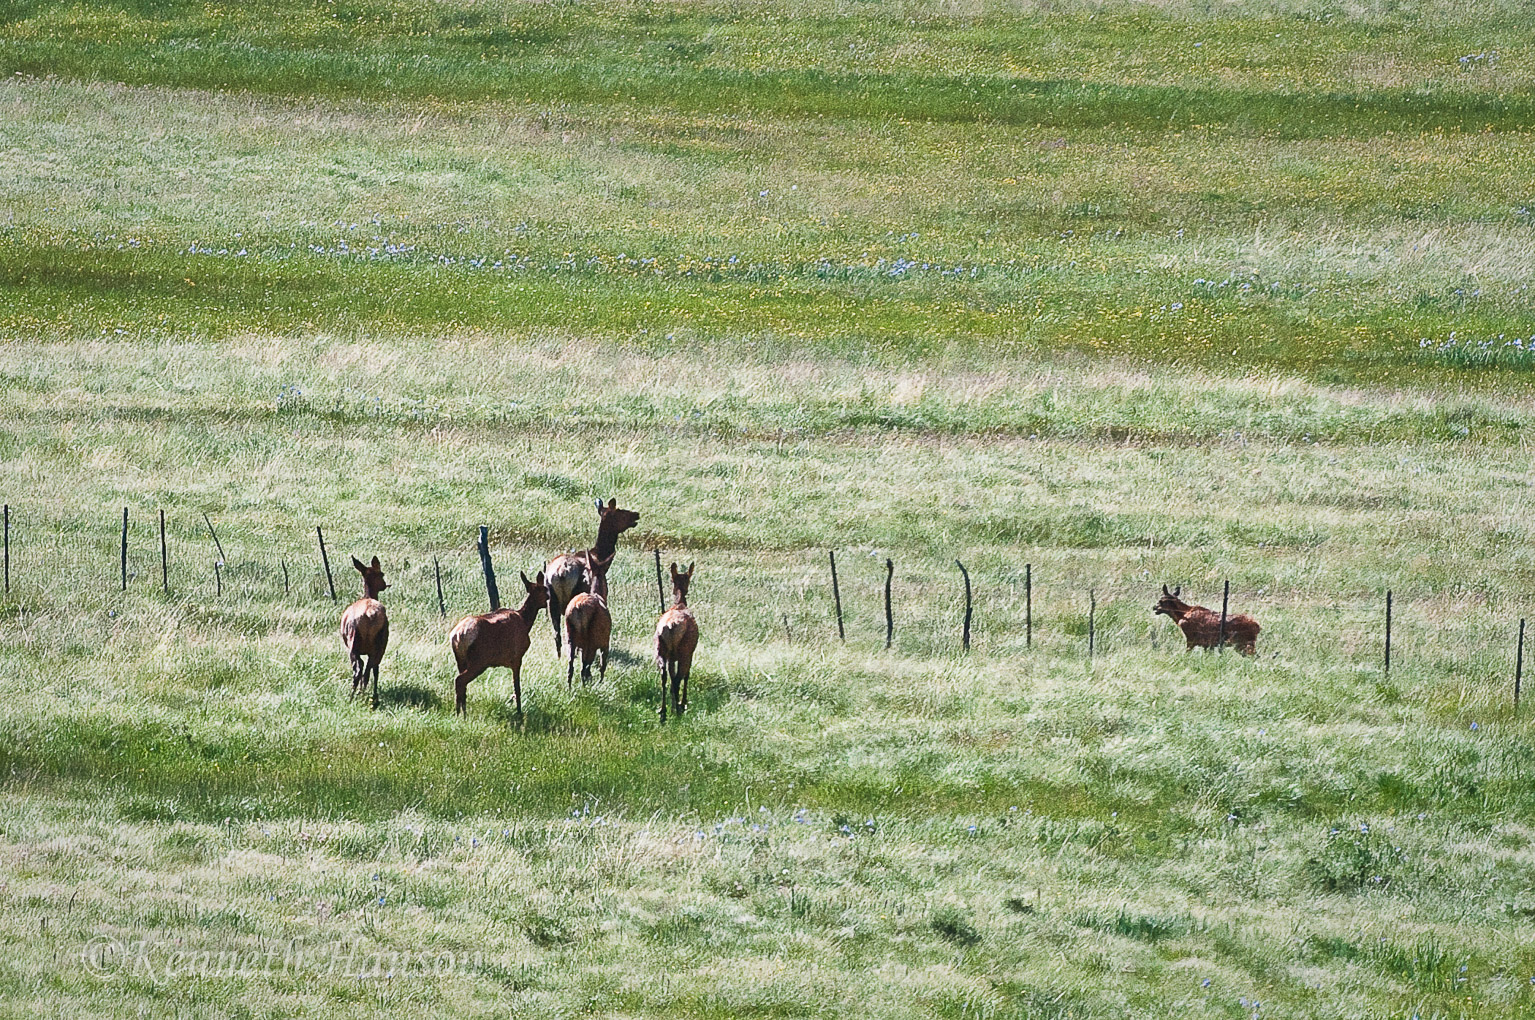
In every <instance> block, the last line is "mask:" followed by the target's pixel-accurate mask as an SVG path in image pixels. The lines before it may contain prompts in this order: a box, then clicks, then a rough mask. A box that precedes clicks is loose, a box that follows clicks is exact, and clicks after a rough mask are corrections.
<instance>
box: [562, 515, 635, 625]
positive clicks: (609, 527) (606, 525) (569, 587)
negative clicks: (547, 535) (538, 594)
mask: <svg viewBox="0 0 1535 1020" xmlns="http://www.w3.org/2000/svg"><path fill="white" fill-rule="evenodd" d="M639 522H640V515H639V514H638V513H636V512H635V511H633V510H625V509H623V508H622V507H620V506H619V505H618V500H616V499H610V500H608V505H607V506H603V505H602V500H600V499H599V500H597V544H596V545H594V546H592V548H591V549H590V550H589V551H590V552H591V553H592V554H593V556H594V558H596V559H599V560H601V559H607V560H611V559H612V558H613V553H614V551H615V550H617V548H618V536H619V535H622V534H623V533H624V532H626V531H628V530H629V529H630V528H632V527H634V526H635V525H636V524H638V523H639ZM544 578H545V581H544V584H545V585H546V586H547V587H548V588H549V622H550V623H551V624H553V625H554V654H555V655H559V654H560V624H561V623H562V622H563V621H564V619H565V607H566V606H568V605H569V604H570V600H571V599H573V598H575V597H576V596H577V595H579V594H581V593H582V592H584V591H591V590H592V578H591V569H590V561H589V560H588V559H587V558H586V555H585V553H583V552H568V553H561V554H560V555H559V556H556V557H555V558H554V559H552V560H550V561H549V564H548V565H547V566H546V567H544Z"/></svg>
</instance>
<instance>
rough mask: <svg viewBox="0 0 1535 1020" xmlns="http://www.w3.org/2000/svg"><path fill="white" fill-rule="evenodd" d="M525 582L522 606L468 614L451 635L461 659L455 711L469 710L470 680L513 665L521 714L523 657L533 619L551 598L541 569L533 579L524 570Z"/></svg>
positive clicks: (457, 658) (457, 657)
mask: <svg viewBox="0 0 1535 1020" xmlns="http://www.w3.org/2000/svg"><path fill="white" fill-rule="evenodd" d="M522 586H523V587H524V588H526V589H527V591H528V597H527V598H526V599H524V600H523V603H522V607H521V608H520V609H497V610H495V611H494V612H490V613H481V614H480V615H479V616H466V617H464V619H462V620H460V621H458V623H457V624H455V625H454V627H453V631H452V633H450V634H449V635H448V644H449V645H450V646H452V648H453V658H454V660H455V661H456V662H457V663H458V676H457V678H455V679H454V681H453V713H454V714H455V715H468V714H469V713H468V708H467V707H466V706H465V697H466V695H467V693H468V689H469V681H471V680H473V679H474V678H475V677H477V676H479V675H480V674H481V673H483V672H485V671H486V670H487V669H489V668H491V667H492V666H507V667H510V669H511V671H512V693H513V696H514V697H515V698H516V703H517V714H518V715H521V714H522V657H523V656H524V655H526V654H528V646H529V645H530V644H532V640H531V638H530V637H529V635H530V634H531V633H532V630H533V621H534V620H536V619H538V611H539V610H540V609H542V608H544V606H545V605H547V604H548V601H549V593H548V591H547V590H546V589H545V588H544V575H543V574H542V573H540V574H539V575H538V576H537V577H536V578H534V579H533V580H531V581H529V580H528V575H527V574H523V575H522Z"/></svg>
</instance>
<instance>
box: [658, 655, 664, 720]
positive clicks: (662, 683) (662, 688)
mask: <svg viewBox="0 0 1535 1020" xmlns="http://www.w3.org/2000/svg"><path fill="white" fill-rule="evenodd" d="M657 665H658V666H660V672H661V721H662V722H665V721H666V660H665V659H662V660H661V661H660V662H659V663H657Z"/></svg>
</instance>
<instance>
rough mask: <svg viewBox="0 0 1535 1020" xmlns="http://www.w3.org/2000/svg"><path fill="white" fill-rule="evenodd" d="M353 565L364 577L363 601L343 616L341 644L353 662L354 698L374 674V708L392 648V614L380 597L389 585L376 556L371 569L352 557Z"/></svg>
mask: <svg viewBox="0 0 1535 1020" xmlns="http://www.w3.org/2000/svg"><path fill="white" fill-rule="evenodd" d="M352 566H354V567H356V568H357V570H358V572H359V573H360V574H362V598H360V599H358V600H357V601H356V602H353V603H352V604H351V605H349V606H347V607H346V611H345V612H344V613H342V614H341V643H342V644H343V645H345V646H346V650H347V655H349V656H350V657H351V660H352V697H353V698H355V697H357V690H358V688H364V689H366V688H367V686H368V677H369V676H370V675H371V676H372V677H373V707H374V708H377V707H378V663H379V660H380V659H382V658H383V657H384V649H385V648H388V647H389V613H388V612H387V611H386V610H385V609H384V604H383V603H382V602H380V601H379V600H378V597H379V594H380V593H382V592H383V590H384V589H385V588H388V587H389V585H388V584H387V583H385V581H384V570H383V568H382V567H381V566H379V562H378V557H377V556H375V557H373V562H372V564H370V565H368V566H363V563H362V561H361V560H359V559H358V558H357V557H356V556H353V557H352ZM364 657H366V658H367V661H366V662H364V661H363V659H364Z"/></svg>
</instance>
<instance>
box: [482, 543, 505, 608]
mask: <svg viewBox="0 0 1535 1020" xmlns="http://www.w3.org/2000/svg"><path fill="white" fill-rule="evenodd" d="M480 569H481V570H483V571H484V572H485V594H486V595H488V596H490V608H491V611H492V612H494V611H496V610H497V609H500V608H501V592H500V591H498V590H497V589H496V570H495V568H494V567H493V566H491V563H490V529H489V528H487V527H485V525H483V524H482V525H480Z"/></svg>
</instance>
